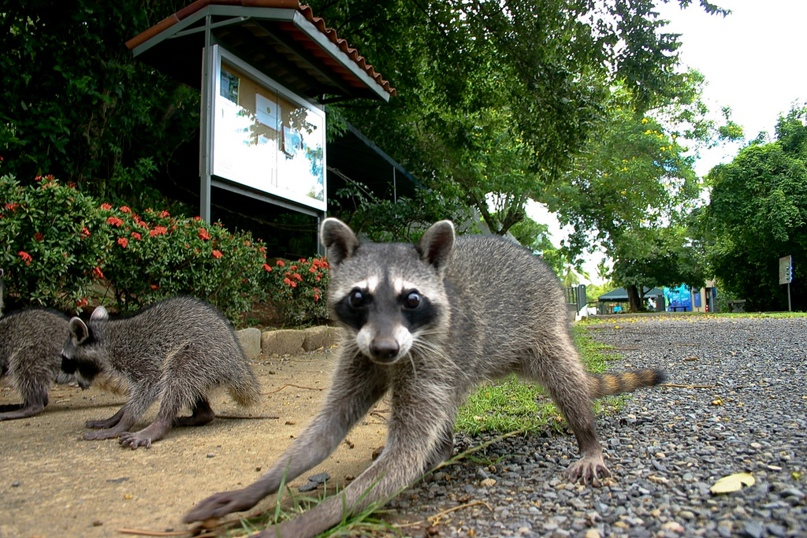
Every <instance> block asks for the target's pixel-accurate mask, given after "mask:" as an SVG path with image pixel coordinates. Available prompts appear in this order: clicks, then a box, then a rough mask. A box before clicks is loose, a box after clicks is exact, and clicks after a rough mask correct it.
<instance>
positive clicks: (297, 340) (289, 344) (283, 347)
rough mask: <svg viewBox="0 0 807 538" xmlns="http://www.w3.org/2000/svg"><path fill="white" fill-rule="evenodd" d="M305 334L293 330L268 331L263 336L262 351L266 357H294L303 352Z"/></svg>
mask: <svg viewBox="0 0 807 538" xmlns="http://www.w3.org/2000/svg"><path fill="white" fill-rule="evenodd" d="M304 341H305V332H303V331H295V330H291V329H281V330H278V331H266V332H264V333H263V334H262V335H261V349H262V351H263V353H264V354H266V355H294V354H295V353H302V352H303V342H304Z"/></svg>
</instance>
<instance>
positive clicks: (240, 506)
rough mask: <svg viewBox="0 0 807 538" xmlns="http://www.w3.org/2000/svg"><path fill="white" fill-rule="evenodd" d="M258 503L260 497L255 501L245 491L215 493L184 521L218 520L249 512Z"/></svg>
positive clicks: (187, 515)
mask: <svg viewBox="0 0 807 538" xmlns="http://www.w3.org/2000/svg"><path fill="white" fill-rule="evenodd" d="M258 501H260V497H259V498H257V499H253V498H252V496H250V495H249V494H248V493H247V492H246V490H243V489H237V490H234V491H223V492H221V493H214V494H213V495H211V496H210V497H208V498H207V499H205V500H203V501H202V502H200V503H199V504H197V505H196V506H195V507H194V508H193V510H191V511H190V512H188V513H187V514H185V517H183V518H182V521H184V522H185V523H193V522H194V521H207V520H209V519H218V518H221V517H224V516H226V515H227V514H231V513H233V512H243V511H244V510H248V509H250V508H252V507H253V506H255V505H256V504H257V503H258Z"/></svg>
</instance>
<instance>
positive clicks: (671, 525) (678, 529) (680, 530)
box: [661, 521, 684, 534]
mask: <svg viewBox="0 0 807 538" xmlns="http://www.w3.org/2000/svg"><path fill="white" fill-rule="evenodd" d="M661 528H662V530H665V531H670V532H674V533H676V534H684V527H683V525H681V524H680V523H678V522H677V521H668V522H667V523H665V524H664V525H662V526H661Z"/></svg>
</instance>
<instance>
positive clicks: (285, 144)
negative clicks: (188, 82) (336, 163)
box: [212, 47, 327, 211]
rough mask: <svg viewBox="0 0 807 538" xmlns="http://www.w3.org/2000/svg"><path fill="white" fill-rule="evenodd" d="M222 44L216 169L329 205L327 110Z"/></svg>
mask: <svg viewBox="0 0 807 538" xmlns="http://www.w3.org/2000/svg"><path fill="white" fill-rule="evenodd" d="M215 49H216V62H215V63H216V74H215V84H216V88H215V100H214V112H215V113H214V116H213V166H212V174H213V175H214V176H217V177H219V178H222V179H225V180H228V181H232V182H235V183H238V184H241V185H244V186H246V187H250V188H252V189H255V190H257V191H260V192H263V193H267V194H270V195H272V196H276V197H279V198H282V199H285V200H290V201H292V202H295V203H297V204H302V205H304V206H307V207H311V208H314V209H318V210H320V211H325V209H326V206H327V200H326V195H325V193H326V185H325V177H326V174H325V112H324V110H322V108H320V107H319V106H318V105H316V104H315V103H313V102H310V101H308V100H306V99H304V98H302V97H299V96H296V95H294V94H293V93H291V92H290V91H288V90H287V89H285V88H283V86H281V85H280V84H278V83H276V82H274V81H272V80H271V79H270V78H268V77H266V76H264V75H263V74H261V73H260V72H258V71H256V70H254V69H252V68H251V67H250V66H249V65H247V64H245V63H244V62H242V61H241V60H238V59H237V58H235V57H234V56H232V55H231V54H229V53H228V52H227V51H226V50H223V49H222V48H221V47H215Z"/></svg>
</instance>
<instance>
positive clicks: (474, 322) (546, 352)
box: [184, 218, 663, 538]
mask: <svg viewBox="0 0 807 538" xmlns="http://www.w3.org/2000/svg"><path fill="white" fill-rule="evenodd" d="M321 237H322V242H323V245H324V246H325V247H326V248H327V253H328V259H329V261H330V263H331V267H332V268H333V272H332V275H331V281H330V287H329V291H328V303H329V306H330V308H331V312H332V315H333V317H334V318H335V319H336V320H337V321H338V322H339V324H340V325H341V326H342V328H343V342H342V351H341V355H340V357H339V364H338V366H337V369H336V371H335V373H334V379H333V383H332V386H331V388H330V390H329V392H328V395H327V396H326V401H325V404H324V406H323V408H322V409H321V410H320V411H319V413H318V414H317V415H316V417H315V418H314V419H313V421H312V423H311V424H310V425H309V426H308V427H307V428H306V429H305V430H304V431H303V433H302V434H301V435H300V436H299V437H298V438H297V439H296V440H295V441H294V442H293V443H292V445H291V446H290V447H289V448H288V449H287V450H286V451H285V452H284V453H283V454H282V455H281V456H280V457H279V459H278V461H277V462H276V463H275V464H274V466H273V467H271V469H270V470H269V471H268V472H267V473H266V474H264V475H263V476H262V477H261V478H260V479H258V481H257V482H255V483H254V484H252V485H250V486H248V487H246V488H244V489H240V490H234V491H230V492H223V493H217V494H215V495H213V496H211V497H209V498H207V499H205V500H203V501H202V502H201V503H199V504H198V505H197V506H196V507H195V508H194V509H192V510H191V511H190V512H189V513H188V514H187V515H186V516H185V518H184V520H185V521H186V522H192V521H203V520H206V519H208V518H216V517H221V516H223V515H225V514H228V513H231V512H236V511H241V510H245V509H248V508H251V507H252V506H254V505H255V504H256V503H257V502H258V501H259V500H260V499H261V498H263V497H264V496H266V495H268V494H270V493H273V492H275V491H277V489H278V487H280V485H281V484H282V483H283V482H284V481H288V480H291V479H293V478H294V477H296V476H298V475H300V474H301V473H303V472H305V471H306V470H308V469H310V468H311V467H313V466H315V465H317V464H318V463H320V462H321V461H322V460H323V459H325V458H326V457H327V456H328V455H329V454H330V453H331V452H332V451H333V450H334V449H335V448H336V447H337V445H338V444H339V443H340V442H341V440H342V439H343V438H344V437H345V435H346V434H347V432H348V431H349V429H350V428H351V427H352V426H353V425H354V424H355V423H356V422H357V421H358V420H360V419H361V418H362V417H363V416H364V415H365V414H366V413H367V412H368V411H369V409H370V408H371V406H372V405H373V404H374V403H375V402H377V401H378V400H379V398H381V397H382V396H383V395H384V394H385V393H387V392H391V398H392V403H391V417H390V419H389V422H388V434H387V443H386V446H385V448H384V450H383V451H382V453H381V455H380V456H379V457H378V459H376V460H375V461H374V462H373V463H372V464H371V465H370V467H369V468H368V469H367V470H365V471H364V472H363V473H362V474H361V475H360V476H359V477H357V478H356V479H355V480H353V482H351V483H350V484H349V485H348V486H347V487H346V488H345V489H344V490H343V491H341V492H340V493H339V494H338V495H336V496H334V497H331V498H330V499H327V500H325V501H324V502H323V503H321V504H319V505H318V506H316V507H315V508H313V509H311V510H309V511H307V512H305V513H303V514H302V515H300V516H298V517H297V518H295V519H292V520H290V521H287V522H284V523H282V524H280V525H278V526H276V527H273V528H271V529H268V530H267V531H265V533H264V534H262V535H265V536H284V537H295V538H299V537H309V536H314V535H316V534H318V533H320V532H322V531H324V530H326V529H328V528H330V527H331V526H333V525H335V524H337V523H339V521H341V519H342V517H343V516H344V515H345V513H346V512H347V513H348V514H349V513H355V512H357V511H360V510H362V509H364V508H365V507H367V506H368V505H370V504H371V503H383V502H386V501H387V500H388V499H389V498H391V497H392V496H394V495H396V494H397V493H398V492H400V491H401V490H403V489H404V488H406V487H407V486H408V485H410V484H411V483H412V482H414V481H415V480H417V479H418V478H419V477H420V476H421V475H422V474H423V473H424V472H426V471H427V470H429V469H430V468H432V467H434V466H435V465H437V464H438V463H439V462H441V461H443V460H444V459H445V458H447V457H449V456H450V455H451V453H452V450H453V430H454V421H455V418H456V415H457V410H458V408H459V406H460V405H461V404H462V403H463V402H464V400H465V398H466V397H467V395H468V393H469V391H470V390H471V389H472V388H473V387H474V386H476V385H477V384H478V383H480V382H481V381H485V380H489V379H494V378H497V377H501V376H503V375H506V374H509V373H513V372H514V373H517V374H519V375H521V376H523V377H525V378H527V379H529V380H533V381H536V382H538V383H541V384H542V385H543V386H544V387H545V388H546V389H547V390H548V392H549V394H550V395H551V397H552V399H553V400H554V401H555V403H556V404H557V405H558V407H559V408H560V410H561V412H562V413H563V414H564V416H565V417H566V419H567V420H568V422H569V424H570V426H571V427H572V429H573V431H574V433H575V436H576V437H577V442H578V446H579V448H580V451H581V453H582V459H581V460H580V461H578V462H576V463H574V464H572V465H571V466H570V467H569V469H568V470H567V471H566V475H567V477H568V478H569V479H571V480H575V481H577V480H582V481H583V482H586V483H588V482H592V483H595V484H598V483H599V480H600V478H601V477H604V476H608V475H609V474H610V473H609V471H608V469H607V468H606V466H605V462H604V460H603V455H602V449H601V446H600V443H599V441H598V439H597V434H596V431H595V427H594V415H593V411H592V405H591V401H592V398H596V397H599V396H603V395H606V394H614V393H617V392H624V391H631V390H634V389H636V388H639V387H642V386H652V385H656V384H658V383H660V382H661V381H662V380H663V374H662V373H661V372H660V371H655V370H641V371H636V372H633V373H631V374H629V375H623V376H613V375H611V376H606V377H595V376H592V375H589V374H587V373H586V372H585V371H584V368H583V365H582V364H581V362H580V358H579V355H578V352H577V349H576V348H575V346H574V344H573V341H572V338H571V336H570V333H569V321H568V318H567V310H566V305H565V299H564V294H563V290H562V288H561V286H560V284H559V282H558V280H557V278H556V277H555V275H554V274H553V273H552V271H551V270H550V269H549V268H548V267H547V266H546V265H544V264H543V263H542V262H541V261H539V260H537V259H536V258H535V257H534V256H532V254H531V253H529V252H528V251H526V250H525V249H523V248H521V247H520V246H518V245H516V244H513V243H511V242H508V241H506V240H504V239H501V238H494V237H480V236H476V237H461V238H458V239H457V238H456V237H455V232H454V226H453V224H452V223H451V222H450V221H440V222H438V223H436V224H434V225H432V226H431V227H430V228H429V229H428V230H427V231H426V232H425V233H424V235H423V237H422V239H421V240H420V242H419V243H418V244H417V245H410V244H399V243H384V244H364V243H360V242H359V240H358V239H357V237H356V235H355V234H354V233H353V231H352V230H351V229H350V228H349V227H348V226H347V225H345V224H344V223H342V222H341V221H339V220H336V219H332V218H331V219H326V220H324V221H323V223H322V229H321Z"/></svg>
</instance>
